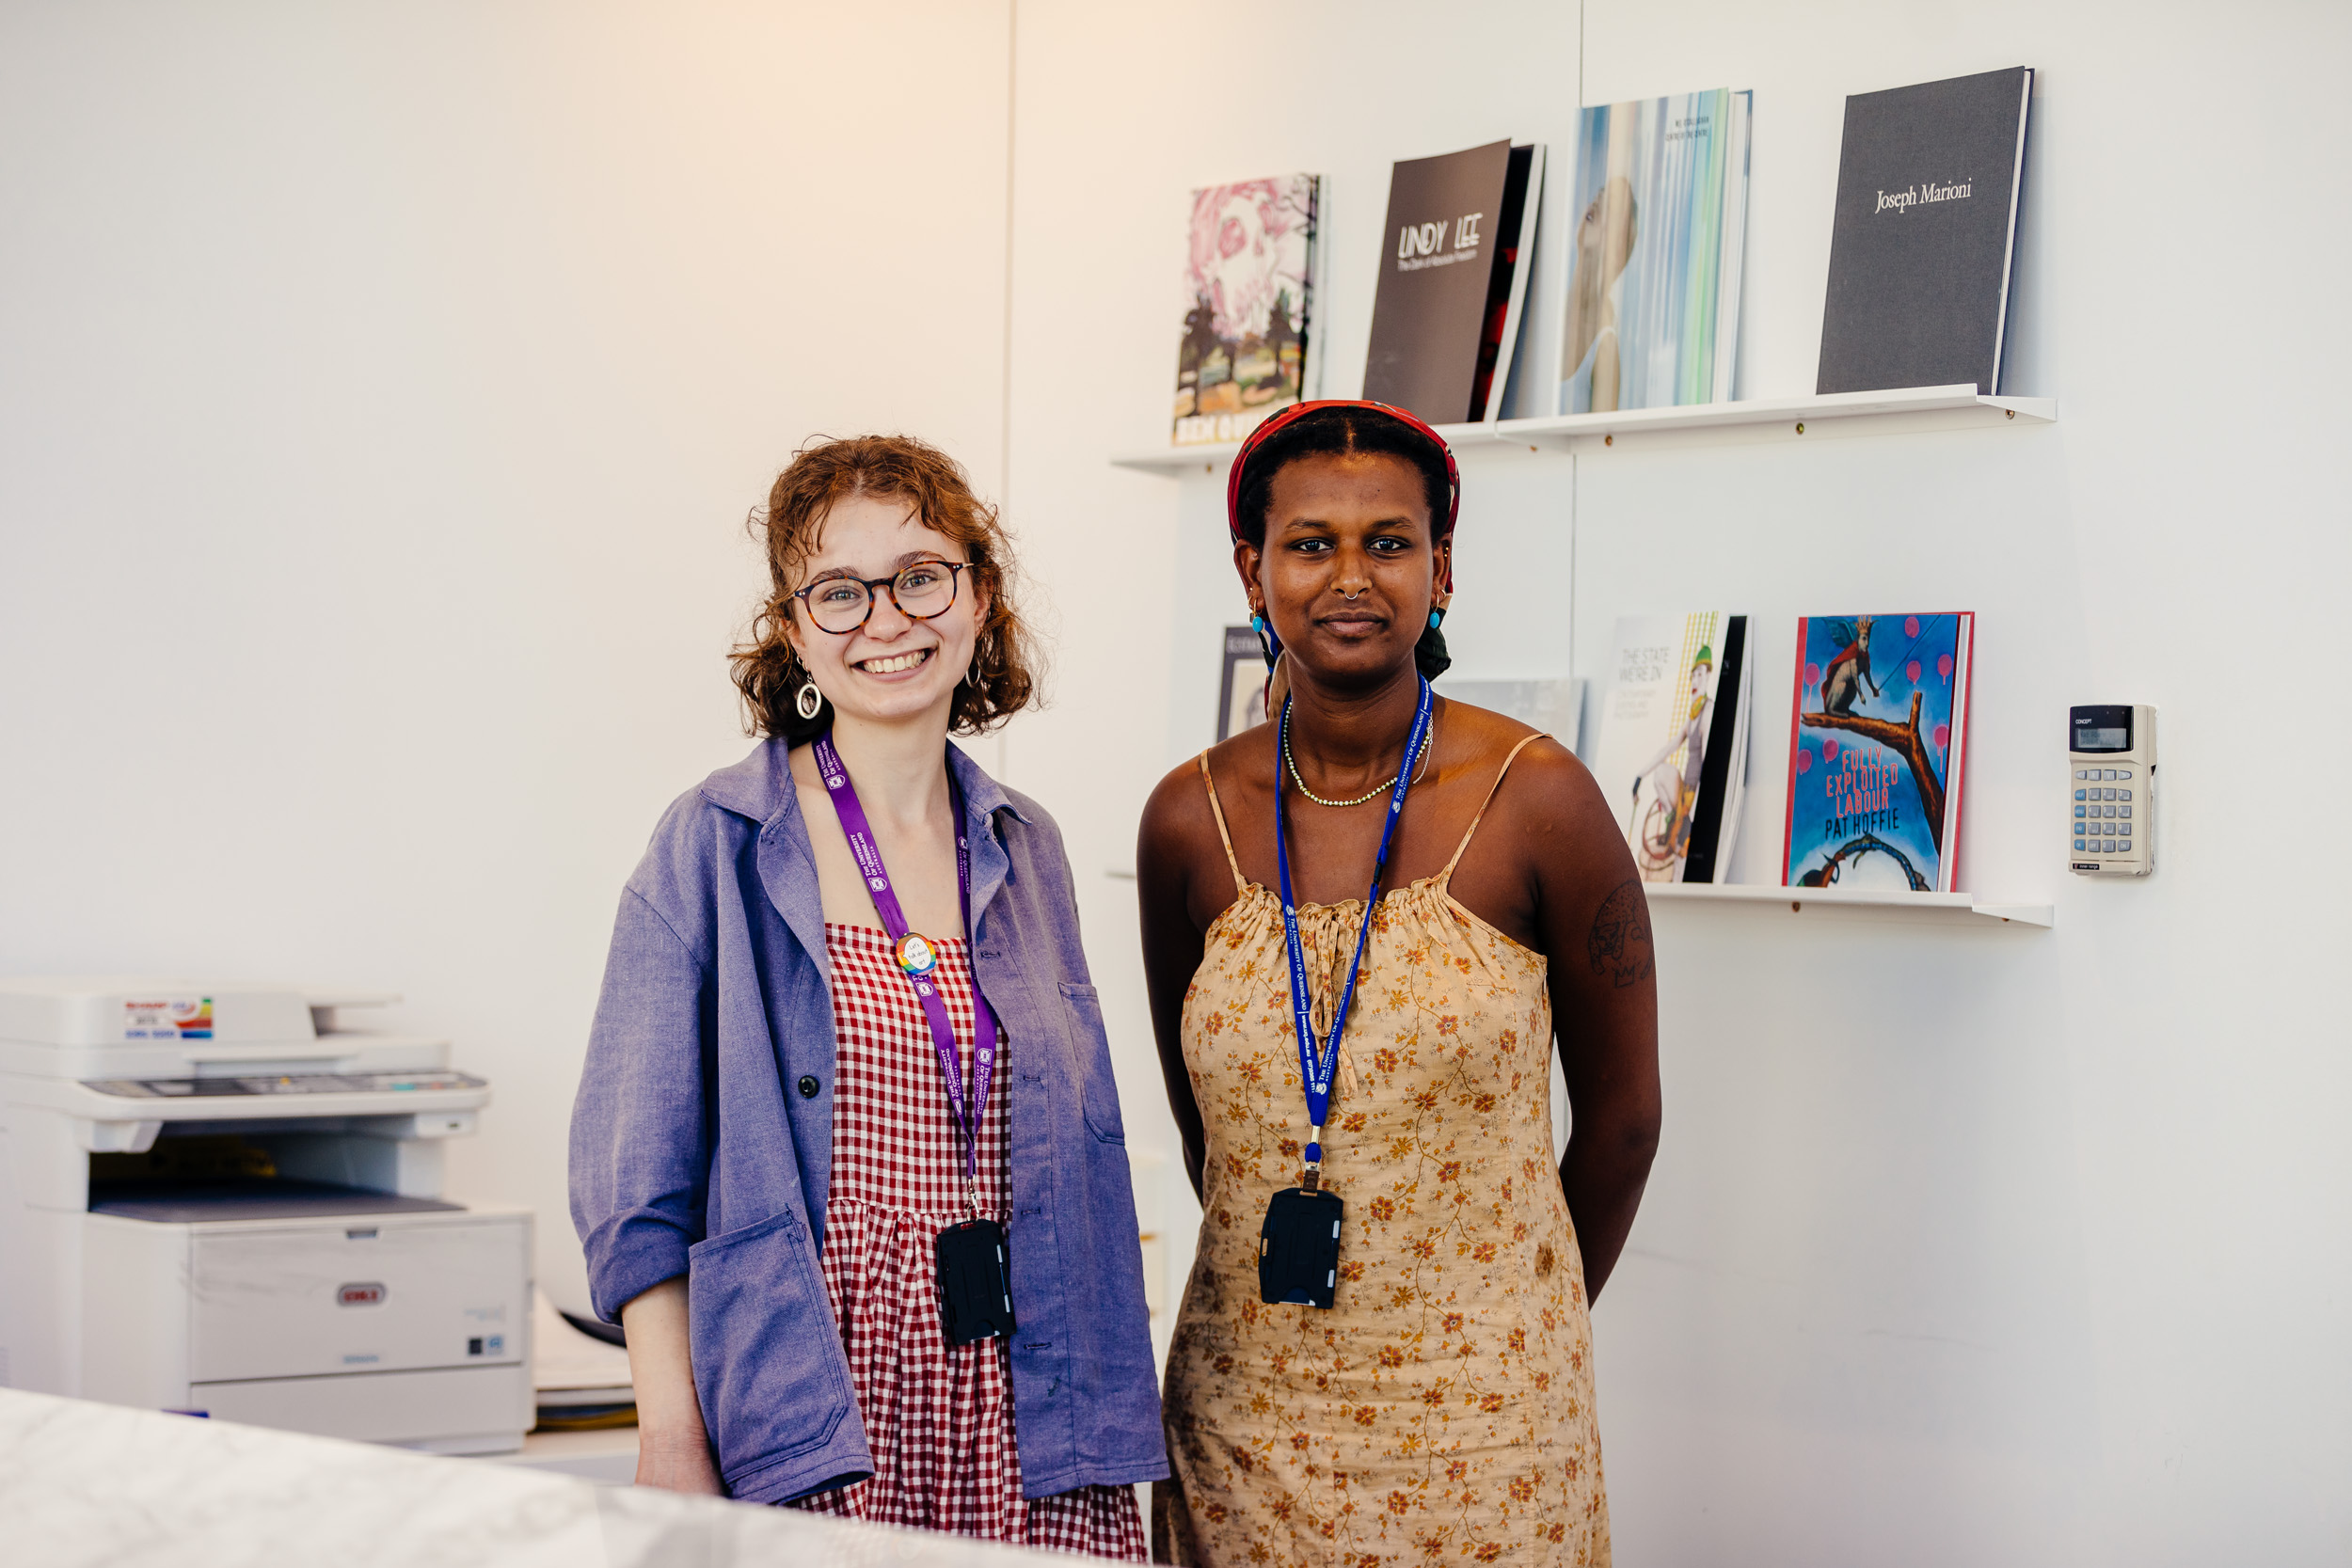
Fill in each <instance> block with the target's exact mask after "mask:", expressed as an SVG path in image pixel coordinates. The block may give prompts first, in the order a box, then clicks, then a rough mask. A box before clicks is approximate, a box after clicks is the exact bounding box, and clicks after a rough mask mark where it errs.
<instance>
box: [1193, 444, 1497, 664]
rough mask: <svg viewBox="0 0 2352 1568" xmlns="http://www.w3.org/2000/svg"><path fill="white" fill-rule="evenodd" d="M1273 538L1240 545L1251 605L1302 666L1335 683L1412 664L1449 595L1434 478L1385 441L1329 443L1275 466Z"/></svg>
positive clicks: (1237, 561)
mask: <svg viewBox="0 0 2352 1568" xmlns="http://www.w3.org/2000/svg"><path fill="white" fill-rule="evenodd" d="M1269 489H1270V503H1269V504H1268V506H1267V508H1266V528H1265V544H1264V546H1263V548H1261V547H1260V546H1254V545H1249V544H1242V545H1238V546H1234V549H1233V564H1234V565H1235V567H1237V568H1238V569H1239V570H1240V572H1241V577H1242V582H1243V584H1244V586H1245V587H1247V588H1248V591H1249V608H1250V609H1251V610H1253V611H1255V612H1257V613H1259V614H1263V615H1264V616H1265V617H1266V619H1267V620H1268V621H1270V622H1272V623H1273V625H1274V630H1275V634H1276V635H1277V636H1279V638H1281V640H1282V645H1283V647H1284V649H1285V650H1287V651H1288V653H1289V654H1290V657H1292V658H1293V659H1294V660H1295V661H1296V662H1297V664H1298V666H1299V668H1300V670H1301V671H1302V672H1304V673H1306V674H1308V675H1309V676H1310V677H1311V678H1312V679H1314V680H1315V681H1317V682H1318V683H1320V684H1324V685H1328V686H1333V687H1342V688H1346V687H1361V686H1371V685H1377V684H1378V683H1379V682H1381V681H1383V680H1388V679H1391V678H1393V677H1394V675H1395V674H1396V673H1397V671H1398V670H1399V669H1400V668H1403V669H1409V668H1411V666H1412V662H1413V646H1414V644H1415V643H1417V642H1418V641H1421V634H1422V629H1423V628H1425V627H1426V626H1428V625H1429V611H1430V610H1431V609H1432V607H1433V606H1442V605H1443V604H1444V602H1445V598H1446V595H1445V594H1444V592H1443V591H1442V587H1441V585H1442V584H1443V583H1444V582H1445V581H1446V580H1447V566H1448V562H1449V552H1450V550H1451V548H1452V546H1451V545H1450V544H1445V543H1440V544H1438V545H1437V546H1436V547H1435V548H1432V547H1431V546H1432V540H1431V518H1430V515H1429V498H1428V494H1427V492H1426V491H1425V490H1424V489H1423V488H1422V477H1421V474H1420V473H1419V471H1418V470H1416V469H1415V468H1414V467H1413V466H1412V465H1411V464H1410V463H1408V462H1406V460H1405V459H1403V458H1401V457H1395V456H1391V455H1390V454H1388V453H1385V452H1351V453H1344V454H1343V453H1326V452H1319V453H1315V454H1313V455H1311V456H1306V457H1300V458H1295V459H1294V460H1292V461H1291V462H1289V463H1286V464H1284V465H1283V467H1282V468H1281V470H1280V471H1279V473H1277V474H1276V475H1275V476H1274V481H1273V483H1272V485H1271V486H1270V487H1269Z"/></svg>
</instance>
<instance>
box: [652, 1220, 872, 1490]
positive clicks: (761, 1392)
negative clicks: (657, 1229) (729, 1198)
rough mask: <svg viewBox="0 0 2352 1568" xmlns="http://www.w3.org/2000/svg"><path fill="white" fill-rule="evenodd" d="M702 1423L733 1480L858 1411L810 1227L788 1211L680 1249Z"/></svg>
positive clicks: (821, 1437) (816, 1442)
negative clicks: (684, 1253)
mask: <svg viewBox="0 0 2352 1568" xmlns="http://www.w3.org/2000/svg"><path fill="white" fill-rule="evenodd" d="M687 1270H688V1273H687V1292H686V1300H687V1316H688V1323H689V1328H688V1332H689V1334H690V1336H691V1346H692V1351H693V1357H694V1391H695V1393H696V1394H697V1395H698V1396H699V1397H700V1398H701V1400H702V1407H703V1425H704V1426H705V1427H706V1428H707V1430H708V1432H709V1433H710V1441H711V1446H712V1448H714V1449H717V1451H718V1455H719V1473H720V1474H721V1475H722V1476H723V1477H724V1478H726V1480H727V1481H729V1482H730V1483H732V1482H733V1481H735V1480H736V1478H737V1477H739V1476H740V1475H741V1474H743V1473H744V1472H746V1471H750V1470H755V1469H758V1468H761V1467H763V1466H765V1465H771V1464H773V1463H775V1462H776V1461H778V1460H782V1459H789V1458H791V1457H792V1456H793V1455H795V1454H799V1453H804V1452H806V1451H807V1450H809V1449H815V1448H818V1447H820V1446H822V1445H823V1444H825V1443H827V1442H829V1441H831V1440H832V1437H833V1435H834V1431H835V1430H836V1429H837V1428H839V1426H840V1425H841V1421H842V1418H844V1417H845V1416H847V1415H849V1414H850V1411H851V1410H853V1409H855V1408H856V1397H855V1395H854V1394H853V1393H852V1391H851V1390H850V1369H849V1363H848V1361H847V1359H846V1358H845V1357H844V1356H843V1354H842V1351H841V1338H840V1335H839V1333H838V1332H837V1331H836V1330H835V1329H834V1322H833V1312H832V1309H831V1308H830V1307H827V1305H826V1303H825V1291H824V1276H823V1275H822V1274H821V1273H820V1272H819V1271H818V1264H817V1253H816V1248H815V1247H814V1246H813V1245H811V1244H810V1241H809V1234H808V1227H805V1226H803V1224H802V1223H801V1222H800V1219H799V1217H798V1216H797V1215H795V1214H793V1213H791V1212H785V1213H781V1214H777V1215H774V1216H772V1217H771V1218H769V1219H765V1220H762V1221H760V1222H759V1223H758V1224H757V1225H750V1226H745V1227H743V1228H742V1229H740V1230H730V1231H728V1232H726V1233H725V1234H724V1235H722V1236H714V1237H712V1238H711V1239H710V1240H708V1241H707V1242H698V1243H695V1244H694V1245H693V1246H692V1247H691V1248H689V1249H688V1250H687Z"/></svg>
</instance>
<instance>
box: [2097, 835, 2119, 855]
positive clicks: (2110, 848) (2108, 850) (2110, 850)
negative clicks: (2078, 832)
mask: <svg viewBox="0 0 2352 1568" xmlns="http://www.w3.org/2000/svg"><path fill="white" fill-rule="evenodd" d="M2099 853H2101V854H2103V855H2112V854H2114V853H2115V840H2113V839H2111V838H2110V839H2108V840H2106V847H2105V848H2104V849H2101V850H2100V851H2099Z"/></svg>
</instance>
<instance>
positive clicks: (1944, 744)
mask: <svg viewBox="0 0 2352 1568" xmlns="http://www.w3.org/2000/svg"><path fill="white" fill-rule="evenodd" d="M1975 627H1976V617H1975V616H1974V615H1973V614H1971V613H1969V612H1968V611H1965V610H1961V611H1946V612H1943V613H1939V614H1925V613H1921V614H1893V615H1817V616H1811V617H1808V618H1806V619H1804V620H1801V621H1799V622H1798V623H1797V658H1796V664H1797V681H1796V684H1797V693H1796V702H1795V705H1794V706H1793V708H1792V710H1791V713H1790V716H1789V725H1788V839H1787V852H1786V856H1785V859H1784V864H1785V866H1786V867H1787V870H1786V873H1785V876H1784V878H1783V883H1784V885H1785V886H1788V887H1857V888H1860V887H1868V888H1897V889H1901V888H1908V889H1910V890H1911V891H1912V892H1915V893H1949V892H1951V891H1953V889H1952V873H1953V868H1954V866H1955V865H1956V864H1957V863H1958V850H1959V845H1960V799H1961V775H1962V773H1963V768H1964V765H1965V763H1966V760H1967V735H1968V656H1969V642H1970V639H1971V637H1972V635H1973V634H1974V631H1975Z"/></svg>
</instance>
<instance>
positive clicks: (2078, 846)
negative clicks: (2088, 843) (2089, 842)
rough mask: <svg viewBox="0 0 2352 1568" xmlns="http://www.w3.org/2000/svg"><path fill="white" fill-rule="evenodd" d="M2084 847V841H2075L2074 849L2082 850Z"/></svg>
mask: <svg viewBox="0 0 2352 1568" xmlns="http://www.w3.org/2000/svg"><path fill="white" fill-rule="evenodd" d="M2074 847H2075V848H2077V849H2080V848H2081V847H2083V841H2082V840H2081V839H2079V838H2078V839H2076V840H2075V841H2074Z"/></svg>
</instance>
